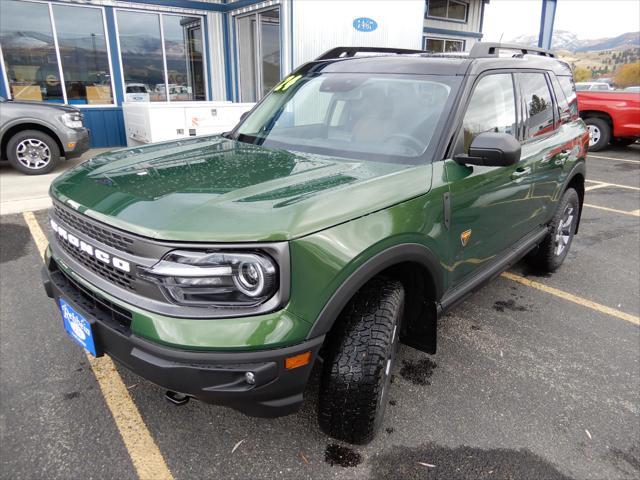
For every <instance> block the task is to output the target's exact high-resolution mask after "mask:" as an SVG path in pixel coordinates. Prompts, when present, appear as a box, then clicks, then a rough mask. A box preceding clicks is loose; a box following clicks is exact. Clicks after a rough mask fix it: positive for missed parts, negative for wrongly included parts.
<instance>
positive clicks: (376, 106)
mask: <svg viewBox="0 0 640 480" xmlns="http://www.w3.org/2000/svg"><path fill="white" fill-rule="evenodd" d="M458 84H459V79H457V78H456V77H448V76H438V75H378V74H376V75H375V76H373V75H372V74H359V73H358V74H354V73H331V74H320V75H309V76H301V75H296V76H290V77H287V78H286V79H285V80H283V81H282V82H280V84H278V85H277V86H276V87H275V88H274V89H273V91H272V92H271V93H270V94H269V96H268V97H267V98H265V99H264V101H263V102H262V103H261V104H260V105H259V106H258V107H257V108H256V109H255V110H254V111H253V112H252V113H251V115H249V116H248V117H247V118H246V120H245V121H244V122H243V123H242V124H241V125H240V126H239V127H238V129H237V130H236V132H235V136H236V138H237V139H238V140H240V141H243V142H248V143H254V144H259V145H263V146H266V147H269V146H271V147H275V148H285V149H288V150H295V151H302V152H310V153H318V154H323V155H331V156H338V157H345V158H353V159H366V160H374V161H382V162H392V163H409V164H418V163H420V162H423V161H425V160H423V158H424V157H425V155H424V153H425V152H426V150H427V149H428V148H429V145H430V144H431V143H432V140H433V139H434V133H435V132H436V130H437V129H438V126H439V124H440V123H441V120H442V116H443V115H442V114H443V111H445V106H447V105H448V103H449V102H450V101H451V100H450V98H452V97H453V95H450V94H451V91H452V89H453V88H454V87H457V86H458Z"/></svg>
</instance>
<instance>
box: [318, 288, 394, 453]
mask: <svg viewBox="0 0 640 480" xmlns="http://www.w3.org/2000/svg"><path fill="white" fill-rule="evenodd" d="M403 308H404V289H403V287H402V284H401V283H400V282H397V281H395V280H390V279H384V278H376V279H373V280H372V281H371V282H369V283H368V284H367V285H365V286H364V287H363V288H361V289H360V291H358V293H357V294H356V295H355V297H354V298H353V299H352V300H351V302H350V303H349V305H348V306H347V307H346V308H345V310H344V311H343V312H342V314H341V315H340V318H338V320H337V322H338V323H337V325H336V328H335V330H334V331H332V333H331V335H330V337H329V339H328V344H327V350H326V353H325V358H324V367H323V372H322V379H321V385H320V402H319V407H318V417H319V418H318V419H319V423H320V427H321V428H322V430H323V431H324V432H325V433H326V434H328V435H331V436H332V437H335V438H337V439H339V440H344V441H346V442H350V443H360V444H362V443H367V442H369V441H370V440H371V439H372V438H373V437H374V435H375V433H376V431H377V430H378V428H379V427H380V425H381V423H382V419H383V417H384V411H385V407H386V404H387V396H388V392H389V386H390V384H391V381H390V379H391V372H392V371H393V366H394V363H395V358H396V351H397V347H398V339H399V337H400V321H401V318H402V312H403Z"/></svg>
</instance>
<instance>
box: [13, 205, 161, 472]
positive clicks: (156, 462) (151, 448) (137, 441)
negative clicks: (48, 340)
mask: <svg viewBox="0 0 640 480" xmlns="http://www.w3.org/2000/svg"><path fill="white" fill-rule="evenodd" d="M23 217H24V221H25V222H26V223H27V226H28V227H29V231H30V232H31V236H32V237H33V241H34V242H35V244H36V247H38V252H40V256H42V257H43V256H44V252H45V249H46V248H47V237H46V236H45V234H44V232H43V231H42V228H40V225H39V224H38V221H37V220H36V217H35V215H34V214H33V212H25V213H24V214H23ZM87 358H88V359H89V364H90V365H91V369H92V370H93V374H94V375H95V376H96V380H97V381H98V385H100V390H101V391H102V395H103V396H104V399H105V401H106V403H107V407H109V410H110V411H111V415H113V419H114V420H115V423H116V426H117V427H118V431H119V432H120V436H121V437H122V440H123V442H124V446H125V447H126V449H127V452H129V456H130V457H131V461H132V462H133V466H134V468H135V469H136V472H137V474H138V477H139V478H140V479H141V480H172V479H173V475H172V474H171V472H170V471H169V468H168V467H167V464H166V462H165V460H164V458H163V457H162V454H161V453H160V450H159V449H158V446H157V445H156V442H155V441H154V440H153V437H152V436H151V433H149V430H148V429H147V426H146V425H145V423H144V420H143V419H142V416H141V415H140V412H139V411H138V407H136V404H135V403H133V400H132V399H131V395H129V391H128V390H127V387H126V386H125V384H124V382H123V381H122V379H121V378H120V375H119V374H118V371H117V370H116V367H115V365H114V364H113V361H112V360H111V359H110V358H109V357H108V356H106V355H105V356H103V357H100V358H95V357H92V356H91V355H90V354H87Z"/></svg>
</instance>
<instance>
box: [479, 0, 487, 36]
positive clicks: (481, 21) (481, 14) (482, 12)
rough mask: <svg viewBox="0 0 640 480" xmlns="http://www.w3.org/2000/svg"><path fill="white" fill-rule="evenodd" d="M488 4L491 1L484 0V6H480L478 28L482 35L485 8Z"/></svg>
mask: <svg viewBox="0 0 640 480" xmlns="http://www.w3.org/2000/svg"><path fill="white" fill-rule="evenodd" d="M487 3H489V0H482V5H481V6H480V27H479V28H478V30H480V33H482V27H483V26H484V8H485V7H486V6H487Z"/></svg>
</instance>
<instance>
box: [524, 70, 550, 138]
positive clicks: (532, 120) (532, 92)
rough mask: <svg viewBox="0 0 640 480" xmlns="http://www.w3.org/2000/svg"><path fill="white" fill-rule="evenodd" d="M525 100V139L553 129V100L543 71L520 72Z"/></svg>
mask: <svg viewBox="0 0 640 480" xmlns="http://www.w3.org/2000/svg"><path fill="white" fill-rule="evenodd" d="M518 76H519V78H520V85H521V88H522V96H523V98H524V102H525V111H526V118H525V120H524V125H525V139H526V138H531V137H537V136H539V135H544V134H545V133H549V132H551V131H553V101H552V100H551V92H550V91H549V85H548V84H547V79H546V77H545V75H544V74H543V73H520V74H518Z"/></svg>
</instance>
